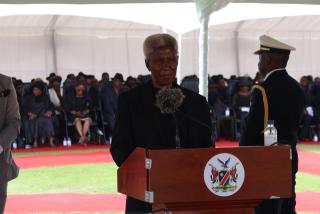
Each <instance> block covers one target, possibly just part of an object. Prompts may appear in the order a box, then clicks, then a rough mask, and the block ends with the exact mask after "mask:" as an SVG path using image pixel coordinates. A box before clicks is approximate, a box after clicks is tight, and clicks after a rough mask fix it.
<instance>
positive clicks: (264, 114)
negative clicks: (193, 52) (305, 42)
mask: <svg viewBox="0 0 320 214" xmlns="http://www.w3.org/2000/svg"><path fill="white" fill-rule="evenodd" d="M294 50H295V48H294V47H292V46H290V45H287V44H285V43H282V42H280V41H278V40H276V39H274V38H271V37H269V36H266V35H263V36H261V37H260V49H259V50H258V51H256V52H255V54H257V55H259V64H258V67H259V72H260V73H261V74H262V75H263V76H264V77H265V80H264V82H263V83H262V85H261V87H256V88H255V89H253V91H252V95H251V107H250V112H249V114H248V117H247V118H246V125H245V126H244V127H245V128H244V130H243V135H242V136H241V140H240V146H254V145H260V146H263V145H264V138H263V131H264V129H265V127H266V125H267V121H268V120H273V121H274V125H275V127H276V129H277V134H278V143H279V144H288V145H290V146H291V147H292V179H293V182H292V190H293V191H292V197H291V198H289V199H281V200H265V201H263V202H262V203H261V204H260V205H259V206H258V207H257V208H256V209H255V213H257V214H261V213H266V214H278V213H281V214H293V213H296V212H295V205H296V201H295V198H296V197H295V191H294V188H295V174H296V173H297V171H298V154H297V150H296V144H297V140H298V137H297V135H298V129H299V122H300V119H301V117H302V114H303V108H304V95H303V92H302V90H301V88H300V86H299V83H298V82H297V81H296V80H294V79H293V78H292V77H291V76H290V75H289V74H288V72H287V71H286V66H287V62H288V60H289V55H290V52H291V51H294Z"/></svg>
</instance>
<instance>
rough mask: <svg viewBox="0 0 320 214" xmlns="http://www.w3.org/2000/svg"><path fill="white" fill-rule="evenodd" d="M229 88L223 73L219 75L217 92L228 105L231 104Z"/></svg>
mask: <svg viewBox="0 0 320 214" xmlns="http://www.w3.org/2000/svg"><path fill="white" fill-rule="evenodd" d="M227 90H228V88H227V83H226V81H225V79H224V78H223V76H222V75H221V76H219V78H218V80H217V92H218V95H219V98H220V100H221V102H223V103H224V104H226V105H228V104H229V99H228V93H227Z"/></svg>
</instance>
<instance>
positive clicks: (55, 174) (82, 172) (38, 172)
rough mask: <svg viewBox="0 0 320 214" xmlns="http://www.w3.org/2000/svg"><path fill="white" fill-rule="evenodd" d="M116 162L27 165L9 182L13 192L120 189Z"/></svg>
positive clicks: (104, 191)
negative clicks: (43, 165) (45, 165)
mask: <svg viewBox="0 0 320 214" xmlns="http://www.w3.org/2000/svg"><path fill="white" fill-rule="evenodd" d="M116 169H117V166H116V165H115V164H114V163H101V164H83V165H71V166H59V167H45V168H36V169H25V170H21V171H20V175H19V177H18V178H17V179H15V180H13V181H11V182H10V183H9V187H8V192H9V194H37V193H38V194H41V193H86V194H103V193H116V192H117V179H116V175H117V173H116Z"/></svg>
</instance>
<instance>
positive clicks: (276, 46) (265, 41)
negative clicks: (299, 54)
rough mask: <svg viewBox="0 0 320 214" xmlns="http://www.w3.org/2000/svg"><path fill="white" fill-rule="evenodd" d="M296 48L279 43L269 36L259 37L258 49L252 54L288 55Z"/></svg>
mask: <svg viewBox="0 0 320 214" xmlns="http://www.w3.org/2000/svg"><path fill="white" fill-rule="evenodd" d="M295 50H296V48H295V47H292V46H290V45H288V44H286V43H283V42H280V41H278V40H276V39H274V38H272V37H270V36H267V35H263V36H260V49H259V50H257V51H256V52H254V54H261V53H262V52H269V53H278V54H284V55H289V54H290V51H295Z"/></svg>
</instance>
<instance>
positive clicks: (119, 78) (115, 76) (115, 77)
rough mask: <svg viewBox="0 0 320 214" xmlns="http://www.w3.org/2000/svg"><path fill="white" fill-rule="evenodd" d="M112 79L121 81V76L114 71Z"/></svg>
mask: <svg viewBox="0 0 320 214" xmlns="http://www.w3.org/2000/svg"><path fill="white" fill-rule="evenodd" d="M112 80H120V81H121V82H123V76H122V74H120V73H116V74H115V75H114V77H113V78H112Z"/></svg>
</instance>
